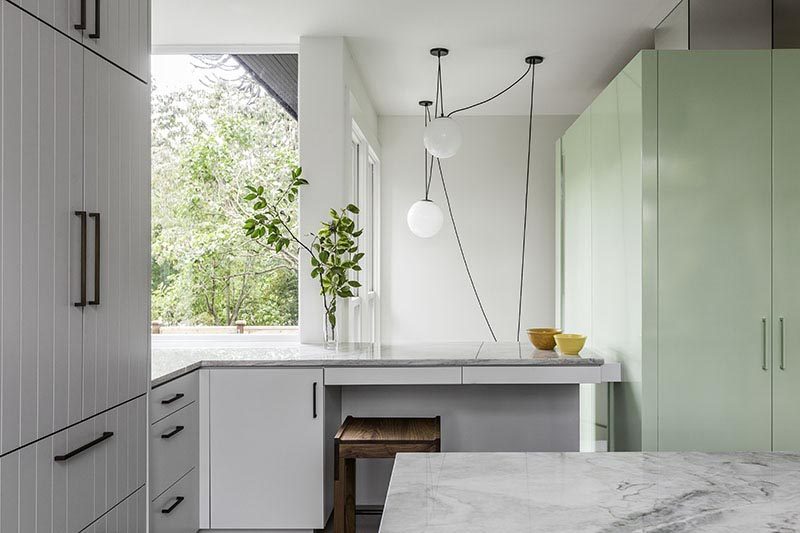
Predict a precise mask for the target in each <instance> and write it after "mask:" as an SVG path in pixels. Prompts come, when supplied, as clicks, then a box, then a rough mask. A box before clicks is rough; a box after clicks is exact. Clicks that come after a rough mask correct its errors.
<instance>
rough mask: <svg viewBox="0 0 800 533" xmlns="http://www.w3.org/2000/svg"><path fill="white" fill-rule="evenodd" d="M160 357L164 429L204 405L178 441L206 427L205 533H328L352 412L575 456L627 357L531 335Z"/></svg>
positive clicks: (176, 351) (365, 482)
mask: <svg viewBox="0 0 800 533" xmlns="http://www.w3.org/2000/svg"><path fill="white" fill-rule="evenodd" d="M165 337H167V336H166V335H165ZM152 361H153V363H152V364H153V377H154V381H153V393H152V395H151V406H152V407H151V413H160V414H158V415H153V420H154V421H157V424H158V425H159V428H158V434H163V435H171V434H172V433H173V432H174V431H175V430H176V428H177V427H179V426H183V427H184V428H188V427H189V425H188V424H190V423H191V420H190V421H188V422H187V421H184V420H180V419H179V418H178V417H179V415H180V413H182V412H185V411H184V409H183V408H182V406H183V405H186V406H188V407H190V408H191V409H194V410H195V411H193V412H196V413H197V415H192V416H197V422H196V424H195V425H196V433H189V431H188V429H183V430H180V431H181V432H182V433H180V434H179V435H180V437H177V438H178V439H181V438H183V439H184V440H187V439H188V438H189V437H188V436H189V435H194V434H196V435H197V437H192V438H193V439H196V441H198V442H199V443H198V446H197V452H196V455H194V456H195V457H197V460H196V467H195V471H196V473H197V477H198V484H199V488H198V502H199V504H198V505H199V527H200V528H201V529H266V530H269V529H274V530H312V529H321V528H323V527H324V525H325V523H326V521H327V519H328V517H329V515H330V510H331V503H332V502H331V493H332V486H333V485H332V479H331V477H330V476H331V474H332V472H333V466H332V459H333V435H334V434H335V432H336V430H337V428H338V426H339V425H340V424H341V422H342V420H343V419H344V417H345V416H347V415H352V416H356V417H359V416H360V417H431V416H440V417H441V424H442V449H443V450H444V451H449V452H485V451H491V452H519V451H525V452H528V451H577V450H578V449H579V445H580V402H579V385H580V384H586V383H595V384H596V383H603V382H612V381H619V380H620V378H621V368H620V365H619V363H613V362H605V361H604V360H603V358H602V357H601V356H600V355H599V354H596V353H594V352H592V351H591V350H588V349H587V350H585V351H584V352H583V354H582V357H564V356H561V355H560V354H558V353H556V352H542V351H538V350H535V349H533V348H532V347H530V345H528V344H520V343H480V342H477V343H470V342H456V343H425V344H423V343H416V344H397V345H388V346H387V345H383V346H373V345H370V344H349V345H342V346H341V347H340V349H339V350H325V349H323V348H322V347H320V346H313V345H299V344H290V343H285V344H280V345H272V346H264V345H259V344H258V343H257V342H251V341H249V340H245V341H244V342H240V343H239V345H237V346H227V347H226V346H219V345H217V346H208V345H205V344H204V343H202V342H190V344H189V345H184V346H181V345H179V343H174V342H173V343H171V342H169V341H168V340H167V342H165V341H163V340H162V339H158V341H157V342H154V347H153V353H152ZM159 417H164V418H159ZM170 419H172V420H170ZM154 428H155V426H154ZM155 433H156V432H154V434H155ZM154 440H155V442H154V444H153V445H152V446H151V450H153V451H151V455H153V456H154V457H159V456H160V453H161V452H160V451H159V448H165V449H166V448H167V447H168V446H169V443H167V444H165V443H164V442H162V440H163V439H162V438H158V439H154ZM193 442H194V441H193ZM175 453H176V455H177V454H178V453H179V452H175ZM181 456H182V457H183V456H186V457H188V456H187V455H185V454H184V455H181ZM164 462H165V463H168V461H166V460H165V461H164ZM173 462H174V460H173ZM189 467H190V465H188V464H187V465H185V466H182V467H181V468H179V469H178V470H180V471H185V470H187V469H188V468H189ZM391 469H392V461H391V460H383V459H376V460H371V461H366V462H364V464H363V465H362V466H359V468H358V478H357V485H358V488H357V498H358V502H357V503H358V504H359V505H381V504H383V502H384V499H385V495H386V490H387V487H388V484H389V476H390V474H391ZM156 476H157V474H156ZM173 478H174V476H171V477H170V478H169V479H170V480H172V479H173ZM167 483H168V482H167V481H166V480H165V482H164V485H167ZM168 495H169V492H167V493H165V497H166V496H168ZM173 497H177V495H174V496H173Z"/></svg>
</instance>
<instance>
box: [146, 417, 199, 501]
mask: <svg viewBox="0 0 800 533" xmlns="http://www.w3.org/2000/svg"><path fill="white" fill-rule="evenodd" d="M199 443H200V436H199V434H198V414H197V402H194V403H192V404H190V405H187V406H186V407H184V408H183V409H180V410H179V411H177V412H175V413H172V414H171V415H169V416H167V417H166V418H162V419H161V420H159V421H158V422H156V423H155V424H153V425H152V427H151V428H150V498H151V499H155V498H157V497H158V496H160V495H161V493H162V492H164V491H165V490H166V489H167V488H168V487H169V486H170V485H172V484H173V483H175V482H176V481H177V480H178V479H179V478H180V477H181V476H183V475H184V474H186V472H188V471H189V470H191V469H193V468H196V467H197V462H198V447H199Z"/></svg>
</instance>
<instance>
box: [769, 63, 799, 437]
mask: <svg viewBox="0 0 800 533" xmlns="http://www.w3.org/2000/svg"><path fill="white" fill-rule="evenodd" d="M772 57H773V63H772V65H773V66H772V68H773V157H774V159H773V202H774V203H773V246H772V250H773V252H772V253H773V269H774V281H773V286H774V293H773V305H774V315H773V316H774V317H775V318H774V319H775V327H774V328H773V330H774V332H775V335H774V336H773V343H774V344H773V346H774V349H773V351H772V353H773V362H772V376H773V377H772V379H773V404H772V409H773V425H772V432H773V433H772V434H773V447H774V449H775V450H780V451H800V410H798V405H800V278H799V277H798V273H799V272H800V270H799V269H800V234H798V231H797V217H798V213H800V152H799V151H798V149H797V148H798V145H800V101H798V98H797V88H798V87H800V50H775V51H774V52H773V56H772Z"/></svg>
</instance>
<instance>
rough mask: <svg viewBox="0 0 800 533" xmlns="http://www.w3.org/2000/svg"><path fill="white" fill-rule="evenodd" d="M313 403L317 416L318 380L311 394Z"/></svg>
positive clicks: (314, 413) (315, 416)
mask: <svg viewBox="0 0 800 533" xmlns="http://www.w3.org/2000/svg"><path fill="white" fill-rule="evenodd" d="M311 403H312V404H313V415H314V418H317V382H316V381H315V382H314V388H313V392H312V395H311Z"/></svg>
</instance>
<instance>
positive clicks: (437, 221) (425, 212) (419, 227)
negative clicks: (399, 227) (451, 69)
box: [406, 100, 444, 239]
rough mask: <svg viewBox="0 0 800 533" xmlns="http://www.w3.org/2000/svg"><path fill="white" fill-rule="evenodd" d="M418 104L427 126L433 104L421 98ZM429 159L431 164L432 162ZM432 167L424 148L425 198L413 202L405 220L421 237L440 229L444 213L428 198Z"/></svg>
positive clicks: (412, 231)
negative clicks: (422, 109)
mask: <svg viewBox="0 0 800 533" xmlns="http://www.w3.org/2000/svg"><path fill="white" fill-rule="evenodd" d="M419 105H421V106H422V107H423V108H425V127H426V129H427V127H428V108H429V107H430V106H431V105H433V102H431V101H430V100H422V101H421V102H420V103H419ZM432 161H433V160H432V159H431V165H432V164H433V163H432ZM432 176H433V168H432V166H431V168H430V170H429V167H428V150H427V149H426V150H425V198H423V199H422V200H419V201H417V202H415V203H414V204H413V205H412V206H411V209H409V210H408V215H406V222H407V223H408V227H409V229H410V230H411V233H413V234H414V235H416V236H417V237H421V238H423V239H430V238H431V237H433V236H434V235H436V234H437V233H439V230H441V229H442V224H443V223H444V215H442V210H441V209H440V208H439V206H438V205H436V204H435V203H434V202H433V201H431V199H430V198H429V195H430V190H431V177H432Z"/></svg>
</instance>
